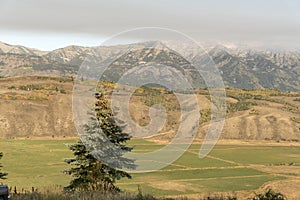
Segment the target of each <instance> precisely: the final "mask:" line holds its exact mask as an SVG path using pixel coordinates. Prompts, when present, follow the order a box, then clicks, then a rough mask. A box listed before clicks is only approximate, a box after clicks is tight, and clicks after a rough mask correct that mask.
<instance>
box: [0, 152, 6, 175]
mask: <svg viewBox="0 0 300 200" xmlns="http://www.w3.org/2000/svg"><path fill="white" fill-rule="evenodd" d="M2 157H3V153H2V152H0V160H1V159H2ZM1 167H3V166H2V165H1V164H0V168H1ZM6 176H7V173H5V172H2V171H1V170H0V179H6Z"/></svg>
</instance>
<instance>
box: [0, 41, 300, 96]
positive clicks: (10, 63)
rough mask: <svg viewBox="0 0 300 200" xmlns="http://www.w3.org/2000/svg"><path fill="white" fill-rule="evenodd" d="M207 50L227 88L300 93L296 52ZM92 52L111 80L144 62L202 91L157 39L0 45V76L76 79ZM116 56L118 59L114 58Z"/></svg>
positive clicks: (187, 69) (190, 69)
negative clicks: (47, 47)
mask: <svg viewBox="0 0 300 200" xmlns="http://www.w3.org/2000/svg"><path fill="white" fill-rule="evenodd" d="M128 49H138V50H131V51H128ZM205 51H206V52H207V54H208V55H209V56H210V58H211V59H212V61H213V62H214V63H215V65H216V66H217V67H218V69H219V72H220V74H221V76H222V79H223V81H224V84H225V86H226V87H230V88H243V89H254V88H260V89H263V88H272V89H280V90H284V91H300V52H299V51H296V50H294V51H291V50H289V51H287V50H254V49H245V48H240V49H239V48H227V47H225V46H222V45H216V46H213V47H208V48H206V49H205ZM95 53H96V54H97V58H98V59H100V60H101V61H104V63H111V64H110V65H109V66H108V69H109V70H108V71H106V74H105V77H106V78H107V79H108V80H110V81H117V79H118V78H119V77H120V76H121V75H122V74H123V73H124V70H125V71H126V70H128V69H129V68H131V67H132V66H138V65H141V64H143V63H145V62H147V63H158V64H164V65H167V66H168V69H171V68H173V73H174V70H175V72H180V73H183V74H185V75H187V76H188V78H189V79H191V80H192V81H193V84H194V86H195V87H204V85H203V80H202V79H201V76H200V75H196V76H195V74H197V73H196V70H195V69H194V68H193V67H192V65H191V64H190V63H189V62H188V61H187V60H185V59H184V57H183V56H180V54H178V53H177V52H174V51H173V50H172V49H170V48H168V47H167V46H166V45H165V44H164V43H162V42H157V41H154V42H145V43H136V44H128V45H115V46H98V47H82V46H67V47H64V48H60V49H56V50H53V51H40V50H37V49H32V48H27V47H24V46H14V45H9V44H5V43H1V42H0V76H1V77H14V76H31V75H45V76H76V74H77V71H78V69H79V67H80V66H81V64H82V63H83V61H84V60H85V59H86V58H87V57H89V56H93V54H95ZM207 54H206V55H207ZM118 55H120V57H118ZM197 55H199V52H193V50H191V51H190V52H188V53H187V54H186V55H185V57H186V58H187V59H189V60H193V59H194V58H195V57H196V56H197ZM174 56H175V57H174ZM115 57H118V59H117V60H112V58H115ZM205 58H207V56H206V57H205ZM198 59H200V60H201V59H204V57H203V58H201V56H200V58H198ZM180 65H184V67H182V66H180ZM159 73H160V72H159Z"/></svg>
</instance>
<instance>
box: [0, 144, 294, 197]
mask: <svg viewBox="0 0 300 200" xmlns="http://www.w3.org/2000/svg"><path fill="white" fill-rule="evenodd" d="M75 142H76V140H1V141H0V146H1V149H0V151H2V152H3V153H4V157H3V159H2V160H1V163H2V164H3V166H4V167H3V171H5V172H8V173H9V175H8V179H7V180H4V181H3V182H4V183H5V184H8V185H10V186H12V187H13V186H17V187H18V188H27V189H30V188H31V187H38V188H41V187H48V186H53V185H62V186H65V185H67V184H68V182H69V180H70V177H68V176H66V175H64V174H63V173H62V172H61V171H62V170H63V169H67V168H68V167H69V166H67V165H66V164H65V163H64V162H63V160H64V158H68V157H72V154H71V152H70V151H69V150H68V148H67V144H71V143H75ZM130 143H131V144H130V145H134V146H135V149H134V151H135V152H137V153H142V152H149V151H153V150H156V149H159V148H161V147H162V145H161V144H156V143H152V142H149V141H144V140H134V141H131V142H130ZM199 148H200V144H193V145H191V147H190V148H189V150H188V151H186V152H185V153H184V154H183V155H182V156H181V157H180V158H179V159H178V160H177V161H175V162H174V163H172V164H171V165H169V166H167V167H165V168H164V169H161V170H158V171H155V172H150V173H136V174H133V178H132V179H130V180H128V179H123V180H120V181H118V185H119V186H120V187H121V188H122V189H123V190H126V191H137V188H138V186H141V187H142V190H143V192H145V193H151V194H153V195H181V194H182V195H183V194H184V195H185V194H196V193H201V192H229V191H241V190H254V189H257V188H259V187H260V186H262V185H263V184H264V183H266V182H268V181H274V180H281V179H287V178H289V177H290V176H293V177H297V178H299V174H297V173H296V174H292V173H289V174H288V175H287V174H286V173H285V171H284V172H282V173H273V172H272V171H270V172H266V171H263V170H260V168H259V167H260V166H264V167H265V166H283V167H286V168H287V169H288V168H289V167H295V166H298V165H300V147H299V146H275V145H272V146H266V145H264V146H262V145H243V146H242V145H232V144H231V145H217V146H216V147H215V148H214V150H213V151H212V152H211V153H210V154H209V156H207V157H206V158H204V159H199V158H198V151H199Z"/></svg>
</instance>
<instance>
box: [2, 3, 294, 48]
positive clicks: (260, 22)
mask: <svg viewBox="0 0 300 200" xmlns="http://www.w3.org/2000/svg"><path fill="white" fill-rule="evenodd" d="M299 11H300V0H286V1H281V0H265V1H261V0H253V1H240V0H211V1H197V0H185V1H180V0H160V1H158V0H157V1H155V0H153V1H146V0H145V1H141V0H129V1H125V0H119V1H117V0H110V1H98V0H87V1H79V0H63V1H62V0H43V1H41V0H22V1H17V0H0V31H7V30H9V31H35V32H55V33H60V32H61V33H88V34H95V35H102V36H109V35H112V34H116V33H118V32H120V31H123V30H126V29H131V28H136V27H143V26H147V27H149V26H155V27H165V28H171V29H175V30H178V31H182V32H184V33H186V34H188V35H190V36H191V37H193V38H195V39H197V40H226V41H235V42H244V41H246V42H254V41H258V42H262V43H265V44H273V45H284V46H297V47H299V46H300V45H298V44H300V37H299V35H300V12H299ZM0 34H1V32H0Z"/></svg>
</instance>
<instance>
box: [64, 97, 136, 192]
mask: <svg viewBox="0 0 300 200" xmlns="http://www.w3.org/2000/svg"><path fill="white" fill-rule="evenodd" d="M95 98H96V103H95V116H96V117H93V116H91V118H90V121H89V123H88V124H86V125H85V127H84V130H85V134H84V135H82V136H81V139H82V140H83V141H84V142H82V141H79V142H78V143H77V144H73V145H70V146H69V148H70V150H71V151H72V152H73V154H74V156H75V158H71V159H66V160H65V162H66V163H68V164H70V165H72V166H73V167H72V168H71V169H68V170H65V171H64V172H65V173H66V174H69V175H72V176H73V177H74V179H73V180H71V182H70V184H69V186H67V187H66V189H68V190H79V191H87V190H101V191H113V192H118V191H120V189H119V188H118V187H117V186H115V181H116V180H117V179H120V178H123V177H127V178H131V176H130V174H128V173H127V172H125V171H122V170H121V169H123V168H128V169H133V168H134V167H135V165H134V164H133V160H130V159H127V158H124V157H123V155H124V153H126V152H128V151H131V150H132V148H131V147H128V146H126V144H125V143H126V142H127V141H128V140H130V136H129V135H128V134H127V133H123V132H122V130H121V128H120V127H119V126H118V125H117V124H116V122H115V120H114V117H113V114H112V110H111V109H110V107H109V105H108V101H107V100H106V99H105V97H104V95H103V94H102V93H96V94H95Z"/></svg>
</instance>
